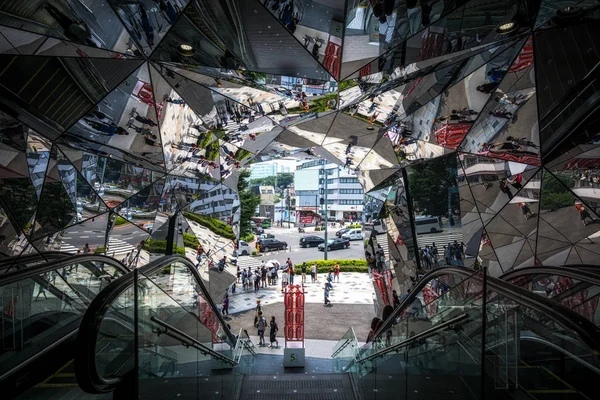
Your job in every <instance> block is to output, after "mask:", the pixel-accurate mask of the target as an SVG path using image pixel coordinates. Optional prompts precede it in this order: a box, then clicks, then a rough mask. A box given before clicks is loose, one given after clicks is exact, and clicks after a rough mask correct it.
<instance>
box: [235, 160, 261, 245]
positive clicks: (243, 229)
mask: <svg viewBox="0 0 600 400" xmlns="http://www.w3.org/2000/svg"><path fill="white" fill-rule="evenodd" d="M249 178H250V170H248V169H247V168H245V169H242V170H241V172H240V178H239V181H238V187H237V189H238V196H239V197H240V204H241V207H240V237H243V236H246V235H248V234H250V233H252V226H251V225H250V220H251V218H252V217H254V213H255V212H256V207H258V205H259V204H260V196H258V195H255V194H252V192H251V191H250V182H249Z"/></svg>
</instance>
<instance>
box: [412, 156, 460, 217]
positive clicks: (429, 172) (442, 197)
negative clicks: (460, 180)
mask: <svg viewBox="0 0 600 400" xmlns="http://www.w3.org/2000/svg"><path fill="white" fill-rule="evenodd" d="M407 170H408V190H409V195H410V197H411V198H412V200H413V204H414V210H415V211H416V212H419V213H421V214H424V215H432V216H435V217H443V216H446V215H447V214H448V192H449V191H450V192H453V191H454V190H455V188H456V187H457V182H456V174H457V160H456V155H455V154H451V155H449V156H446V157H438V158H434V159H432V160H429V161H428V162H426V163H422V164H417V165H413V166H411V167H409V168H408V169H407Z"/></svg>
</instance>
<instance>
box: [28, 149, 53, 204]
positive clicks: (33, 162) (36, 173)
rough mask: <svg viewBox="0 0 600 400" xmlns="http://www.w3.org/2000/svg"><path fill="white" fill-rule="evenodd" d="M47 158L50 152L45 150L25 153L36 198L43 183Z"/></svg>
mask: <svg viewBox="0 0 600 400" xmlns="http://www.w3.org/2000/svg"><path fill="white" fill-rule="evenodd" d="M49 158H50V152H46V151H44V152H37V153H30V154H27V165H28V167H29V176H30V178H31V183H32V184H33V186H34V187H35V192H36V194H37V197H38V199H39V197H40V194H41V192H42V185H43V184H44V178H45V177H46V167H47V166H48V160H49Z"/></svg>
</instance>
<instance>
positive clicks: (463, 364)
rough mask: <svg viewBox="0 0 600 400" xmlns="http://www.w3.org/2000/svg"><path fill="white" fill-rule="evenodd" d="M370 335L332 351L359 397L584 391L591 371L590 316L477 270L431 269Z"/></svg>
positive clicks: (596, 372) (536, 395)
mask: <svg viewBox="0 0 600 400" xmlns="http://www.w3.org/2000/svg"><path fill="white" fill-rule="evenodd" d="M434 282H435V284H432V283H434ZM374 338H375V339H374V340H373V341H371V342H369V343H367V344H366V345H365V346H363V347H361V348H356V349H355V350H354V351H353V352H350V353H348V352H347V351H341V352H339V353H342V354H346V358H345V363H343V369H342V370H343V371H344V372H346V373H348V374H350V376H351V380H352V382H353V384H354V387H355V391H357V392H359V393H360V394H361V397H362V398H363V399H365V400H367V399H388V398H389V399H391V398H405V399H423V398H444V399H482V398H485V399H506V398H508V399H510V398H512V399H591V398H594V397H595V396H594V394H593V393H595V391H596V388H595V380H596V379H598V378H600V360H599V359H598V355H599V354H600V329H599V328H598V327H597V326H595V325H594V324H593V323H592V322H591V321H590V320H588V319H586V318H584V317H583V316H581V315H579V314H578V313H577V312H575V311H574V310H571V309H569V308H568V307H565V306H564V305H562V304H561V303H560V302H557V301H554V300H551V299H548V298H546V297H542V296H539V295H537V294H534V293H532V292H530V291H528V290H526V289H523V288H521V287H518V286H515V285H512V284H510V283H507V282H505V281H503V280H501V279H497V278H491V277H488V276H485V275H484V274H483V272H481V271H475V272H474V271H472V270H468V269H464V268H439V269H437V270H433V271H431V272H430V273H428V274H427V275H426V276H425V277H424V278H422V279H421V280H420V281H419V282H418V283H417V284H416V285H415V286H414V288H413V289H412V290H411V291H410V292H409V294H408V295H407V296H406V297H405V298H404V300H403V301H402V302H401V304H400V306H398V307H397V308H396V309H395V310H394V311H393V313H392V315H391V316H390V317H389V318H388V319H387V320H386V321H385V322H383V323H382V324H381V325H380V326H379V328H378V329H377V332H376V333H375V335H374ZM350 342H352V343H356V341H350ZM344 343H348V339H347V338H346V342H344ZM355 346H356V344H355ZM347 347H348V346H346V348H347ZM350 347H352V346H350ZM340 348H341V346H340ZM336 357H339V356H338V355H336Z"/></svg>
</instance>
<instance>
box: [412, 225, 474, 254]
mask: <svg viewBox="0 0 600 400" xmlns="http://www.w3.org/2000/svg"><path fill="white" fill-rule="evenodd" d="M454 241H456V242H457V243H458V244H460V243H461V242H462V241H463V233H462V228H461V225H460V222H457V223H456V225H454V226H448V225H447V224H446V225H445V226H444V230H443V231H442V232H438V233H424V234H420V235H417V245H418V246H419V247H421V248H424V247H425V246H430V247H431V246H432V245H433V244H434V243H435V246H436V247H437V248H438V252H439V251H440V250H442V249H443V248H444V246H448V244H453V243H454Z"/></svg>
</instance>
